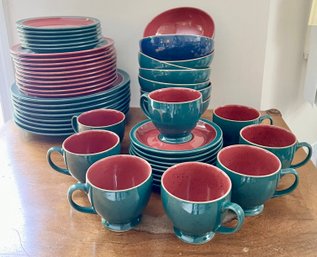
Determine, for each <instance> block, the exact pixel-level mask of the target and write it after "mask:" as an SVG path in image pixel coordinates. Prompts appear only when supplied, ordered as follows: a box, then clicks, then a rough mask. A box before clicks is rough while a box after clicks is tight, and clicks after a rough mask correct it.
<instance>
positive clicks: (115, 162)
mask: <svg viewBox="0 0 317 257" xmlns="http://www.w3.org/2000/svg"><path fill="white" fill-rule="evenodd" d="M151 173H152V171H151V167H150V165H149V164H148V163H147V162H146V161H144V160H143V159H141V158H139V157H136V156H129V155H117V156H111V157H108V158H105V159H102V160H100V161H98V162H96V163H95V164H93V165H92V166H91V167H90V168H89V170H88V171H87V182H86V184H83V183H77V184H74V185H73V186H71V187H70V188H69V190H68V200H69V203H70V205H71V206H72V207H73V208H75V209H76V210H78V211H80V212H85V213H98V215H99V216H101V218H102V224H103V225H104V226H105V227H106V228H107V229H109V230H113V231H117V232H123V231H127V230H130V229H132V228H133V227H134V226H136V225H137V224H138V223H139V222H140V221H141V216H142V212H143V210H144V208H145V206H146V205H147V203H148V201H149V199H150V195H151V185H152V176H151ZM76 190H81V191H84V192H85V193H86V194H87V195H88V198H89V200H90V202H91V206H90V207H82V206H79V205H78V204H76V203H75V202H74V201H73V199H72V195H73V192H74V191H76Z"/></svg>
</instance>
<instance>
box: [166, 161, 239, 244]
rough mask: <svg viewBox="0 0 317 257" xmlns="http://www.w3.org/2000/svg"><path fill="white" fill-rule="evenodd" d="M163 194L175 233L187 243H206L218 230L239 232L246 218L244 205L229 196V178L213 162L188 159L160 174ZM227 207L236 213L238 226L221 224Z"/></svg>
mask: <svg viewBox="0 0 317 257" xmlns="http://www.w3.org/2000/svg"><path fill="white" fill-rule="evenodd" d="M161 198H162V203H163V207H164V210H165V212H166V214H167V216H168V218H169V219H170V220H171V221H172V223H173V226H174V232H175V235H176V236H177V237H178V238H179V239H180V240H182V241H184V242H186V243H190V244H203V243H206V242H208V241H209V240H211V239H212V238H213V237H214V235H215V233H223V234H230V233H234V232H237V231H238V230H239V229H240V228H241V226H242V224H243V222H244V213H243V210H242V208H241V207H240V206H239V205H238V204H235V203H232V202H231V200H230V199H231V181H230V178H229V177H228V176H227V175H226V174H225V173H224V172H223V171H221V170H220V169H219V168H217V167H215V166H213V165H210V164H206V163H201V162H186V163H180V164H176V165H174V166H172V167H170V168H168V169H167V170H166V171H165V172H164V173H163V175H162V178H161ZM228 210H230V211H232V212H234V213H235V215H236V218H237V224H236V226H235V227H226V226H224V225H222V221H223V220H224V217H225V215H226V213H227V211H228Z"/></svg>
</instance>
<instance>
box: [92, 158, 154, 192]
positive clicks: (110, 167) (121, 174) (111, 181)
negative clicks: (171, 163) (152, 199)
mask: <svg viewBox="0 0 317 257" xmlns="http://www.w3.org/2000/svg"><path fill="white" fill-rule="evenodd" d="M150 176H151V166H150V165H149V164H148V163H147V162H146V161H144V160H143V159H141V158H139V157H136V156H131V155H114V156H111V157H107V158H104V159H102V160H100V161H98V162H96V163H94V164H93V165H92V166H91V167H90V168H89V170H88V172H87V179H88V181H89V182H90V183H91V184H92V185H93V186H95V187H98V188H101V189H103V190H126V189H129V188H132V187H135V186H138V185H140V184H141V183H142V182H144V181H146V180H147V179H148V178H149V177H150Z"/></svg>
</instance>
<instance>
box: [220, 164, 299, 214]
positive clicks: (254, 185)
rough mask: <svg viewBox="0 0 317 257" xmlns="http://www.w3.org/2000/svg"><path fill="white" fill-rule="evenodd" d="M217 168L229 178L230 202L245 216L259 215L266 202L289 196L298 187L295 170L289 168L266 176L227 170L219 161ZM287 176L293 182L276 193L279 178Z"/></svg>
mask: <svg viewBox="0 0 317 257" xmlns="http://www.w3.org/2000/svg"><path fill="white" fill-rule="evenodd" d="M217 166H218V167H219V168H220V169H222V170H223V171H224V172H226V173H227V174H228V176H229V177H230V179H231V182H232V201H233V202H235V203H237V204H239V205H240V206H241V207H242V208H243V210H244V213H245V216H255V215H258V214H260V213H261V212H262V211H263V209H264V203H265V202H266V201H267V200H269V199H271V198H273V197H280V196H283V195H286V194H289V193H291V192H292V191H294V190H295V189H296V187H297V185H298V179H299V177H298V174H297V172H296V170H294V169H291V168H288V169H282V170H278V171H276V172H275V173H272V174H270V175H267V176H249V175H243V174H239V173H236V172H234V171H231V170H229V169H227V168H226V167H225V166H223V165H222V164H221V163H220V162H219V159H218V160H217ZM287 174H291V175H293V176H294V177H295V181H294V182H293V184H292V185H291V186H289V187H288V188H286V189H284V190H281V191H277V186H278V182H279V180H280V176H281V175H287Z"/></svg>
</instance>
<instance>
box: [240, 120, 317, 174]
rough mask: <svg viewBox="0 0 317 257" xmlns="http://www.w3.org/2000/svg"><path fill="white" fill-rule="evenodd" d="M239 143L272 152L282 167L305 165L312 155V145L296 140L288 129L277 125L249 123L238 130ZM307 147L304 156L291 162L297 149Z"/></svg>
mask: <svg viewBox="0 0 317 257" xmlns="http://www.w3.org/2000/svg"><path fill="white" fill-rule="evenodd" d="M240 143H241V144H248V145H255V146H258V147H261V148H264V149H266V150H268V151H270V152H271V153H274V154H275V155H276V156H277V157H278V158H279V159H280V161H281V163H282V168H289V167H290V168H299V167H301V166H303V165H305V164H306V163H307V162H308V161H309V160H310V158H311V156H312V147H311V145H310V144H308V143H306V142H298V141H297V139H296V136H295V135H294V134H293V133H291V132H290V131H288V130H286V129H284V128H280V127H277V126H274V125H272V126H268V125H262V124H261V125H250V126H247V127H245V128H243V129H242V130H241V131H240ZM302 147H305V148H306V149H307V154H306V157H305V158H304V159H303V160H301V161H299V162H298V163H294V164H292V161H293V159H294V155H295V153H296V152H297V150H298V149H300V148H302Z"/></svg>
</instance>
